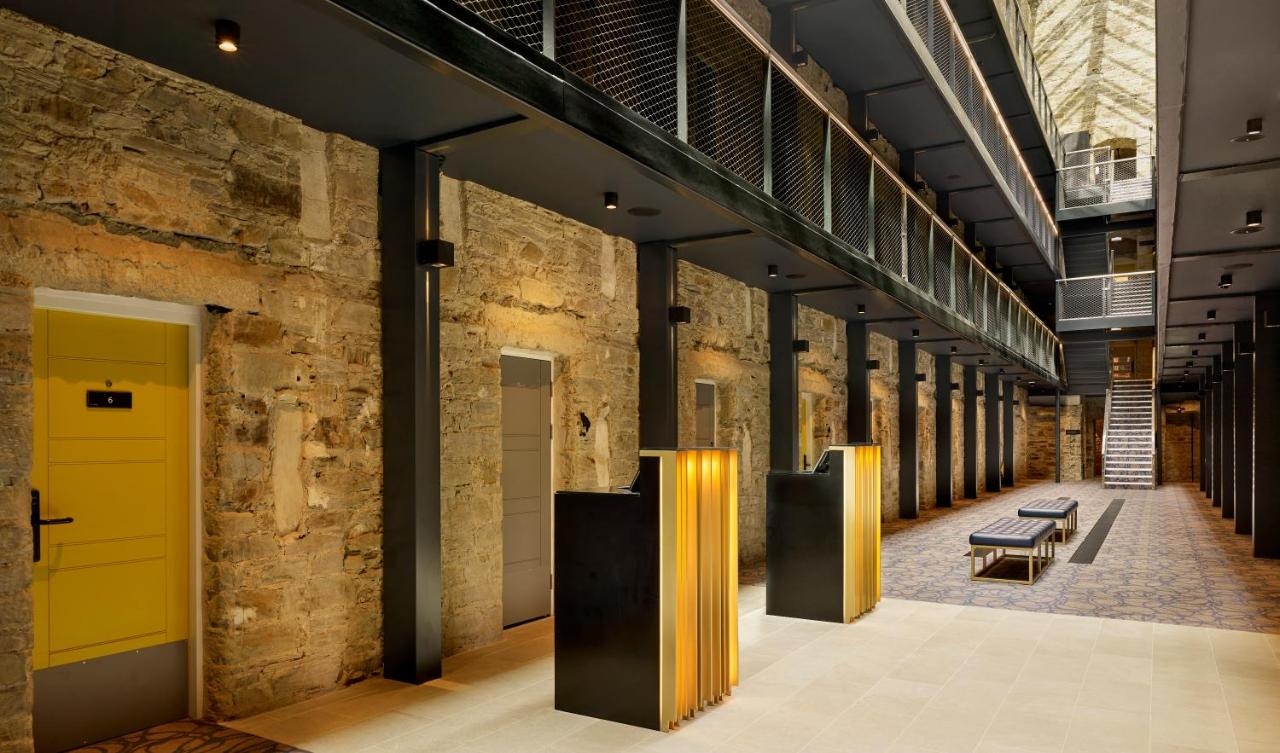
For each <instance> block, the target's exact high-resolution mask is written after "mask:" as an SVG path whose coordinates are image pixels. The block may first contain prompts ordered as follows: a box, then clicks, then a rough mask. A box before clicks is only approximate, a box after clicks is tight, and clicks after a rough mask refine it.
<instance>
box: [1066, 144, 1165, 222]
mask: <svg viewBox="0 0 1280 753" xmlns="http://www.w3.org/2000/svg"><path fill="white" fill-rule="evenodd" d="M1110 153H1111V150H1110V149H1107V148H1105V147H1104V148H1101V149H1084V150H1081V151H1079V152H1071V153H1069V154H1068V155H1067V163H1066V165H1065V166H1064V167H1063V168H1062V169H1061V170H1059V171H1058V206H1059V207H1060V208H1062V209H1078V208H1080V207H1092V206H1102V205H1104V204H1114V203H1118V202H1126V201H1145V200H1149V199H1151V198H1152V197H1153V196H1154V190H1155V180H1154V178H1155V158H1154V157H1128V158H1123V159H1110ZM1104 155H1105V158H1103V159H1098V157H1100V156H1104ZM1073 163H1074V164H1073Z"/></svg>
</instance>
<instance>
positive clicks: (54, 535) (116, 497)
mask: <svg viewBox="0 0 1280 753" xmlns="http://www.w3.org/2000/svg"><path fill="white" fill-rule="evenodd" d="M164 466H165V464H164V463H82V464H81V463H78V464H74V465H62V464H53V465H50V466H49V496H48V500H47V502H46V505H47V507H46V509H47V510H48V511H49V514H50V515H52V516H53V517H56V518H62V517H68V518H75V522H74V523H72V524H71V525H65V526H54V527H52V528H51V529H50V531H49V539H50V543H51V544H52V545H53V546H55V547H56V546H58V545H60V544H77V543H84V542H91V541H104V540H107V539H123V538H137V537H139V536H159V535H163V534H164V528H165V525H164V523H165V521H164V518H165V514H164V512H165V511H164V485H165V479H164V475H165V474H164V472H165V467H164Z"/></svg>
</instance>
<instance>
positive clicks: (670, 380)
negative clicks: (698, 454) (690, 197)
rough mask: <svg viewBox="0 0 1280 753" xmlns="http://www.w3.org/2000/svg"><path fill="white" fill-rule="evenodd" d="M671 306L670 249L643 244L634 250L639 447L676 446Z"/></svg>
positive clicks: (673, 294) (673, 280) (673, 263)
mask: <svg viewBox="0 0 1280 753" xmlns="http://www.w3.org/2000/svg"><path fill="white" fill-rule="evenodd" d="M675 303H676V253H675V249H674V248H673V247H672V246H671V244H669V243H666V242H660V243H642V244H640V246H639V247H638V248H637V249H636V308H637V309H638V310H639V319H640V322H639V326H640V334H639V351H640V447H642V448H645V449H662V448H672V447H675V446H677V444H679V431H678V422H677V414H678V411H679V390H678V378H679V368H678V363H677V359H678V355H677V350H678V339H677V333H676V324H675V323H673V322H672V321H671V309H672V307H673V306H675Z"/></svg>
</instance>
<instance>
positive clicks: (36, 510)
mask: <svg viewBox="0 0 1280 753" xmlns="http://www.w3.org/2000/svg"><path fill="white" fill-rule="evenodd" d="M74 522H76V519H75V518H42V517H40V490H39V489H32V490H31V561H32V562H39V561H40V526H65V525H66V524H68V523H74Z"/></svg>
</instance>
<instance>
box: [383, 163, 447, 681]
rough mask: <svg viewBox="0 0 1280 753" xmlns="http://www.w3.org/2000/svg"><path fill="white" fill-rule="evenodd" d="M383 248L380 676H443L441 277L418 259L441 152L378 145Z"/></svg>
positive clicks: (432, 218) (435, 228)
mask: <svg viewBox="0 0 1280 753" xmlns="http://www.w3.org/2000/svg"><path fill="white" fill-rule="evenodd" d="M378 167H379V173H380V193H381V211H380V212H379V218H380V221H379V231H378V236H379V241H380V244H381V247H382V362H383V363H384V364H386V365H387V368H386V369H384V370H383V374H382V402H383V409H382V433H383V442H382V462H383V471H382V472H383V482H382V483H383V501H382V520H383V526H382V632H383V674H384V675H386V677H388V678H390V679H392V680H399V681H401V682H409V683H413V684H421V683H424V682H427V681H428V680H434V679H437V678H439V677H440V676H441V658H442V653H441V649H442V641H441V614H440V603H441V594H442V590H441V580H440V285H439V271H438V270H436V269H435V268H434V267H432V266H430V265H427V264H420V263H418V262H419V260H418V243H419V242H420V241H423V240H429V239H435V238H438V237H439V228H440V212H439V188H440V160H439V158H438V157H433V156H430V155H428V154H426V153H424V152H422V151H421V150H420V149H417V148H416V147H414V146H413V145H406V146H400V147H392V148H388V149H383V150H382V151H381V152H380V153H379V158H378Z"/></svg>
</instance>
